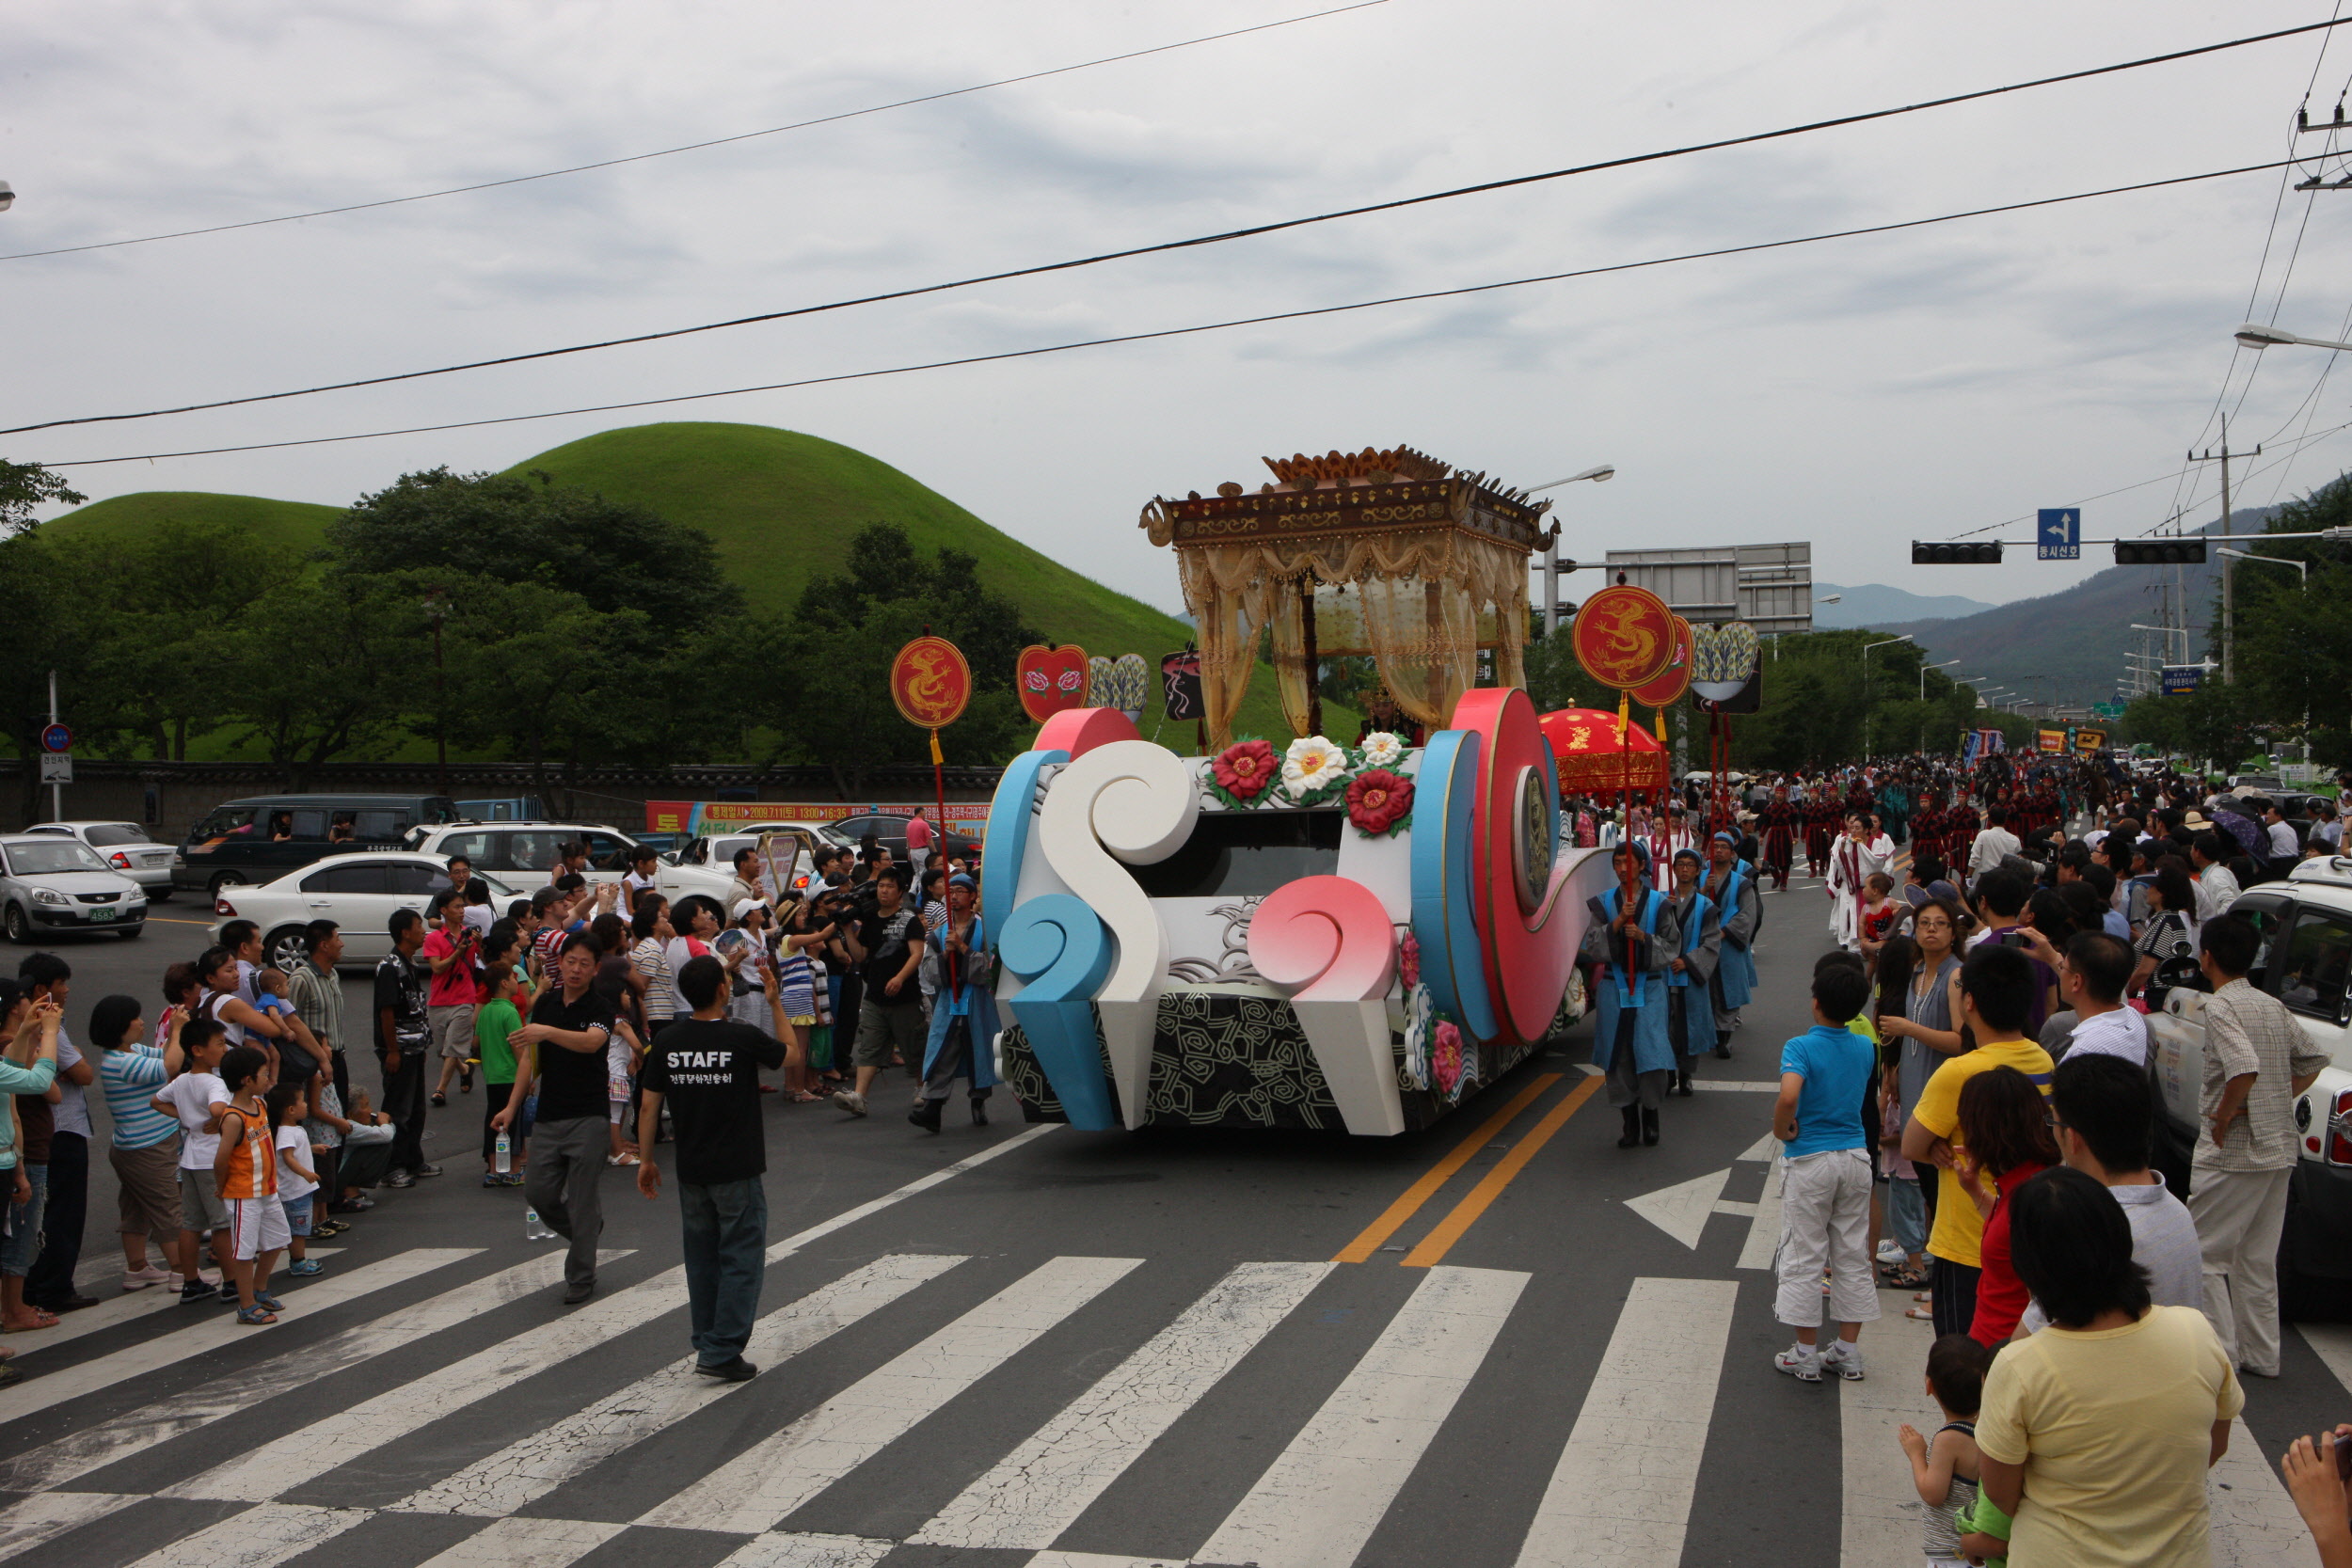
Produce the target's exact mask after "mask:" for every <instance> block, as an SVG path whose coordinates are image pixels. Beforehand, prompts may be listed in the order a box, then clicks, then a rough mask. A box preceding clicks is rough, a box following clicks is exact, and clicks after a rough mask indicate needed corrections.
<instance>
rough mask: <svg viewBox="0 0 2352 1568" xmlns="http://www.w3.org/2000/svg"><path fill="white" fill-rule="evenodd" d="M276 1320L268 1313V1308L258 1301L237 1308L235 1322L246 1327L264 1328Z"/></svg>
mask: <svg viewBox="0 0 2352 1568" xmlns="http://www.w3.org/2000/svg"><path fill="white" fill-rule="evenodd" d="M277 1321H278V1319H277V1318H276V1317H274V1316H273V1315H272V1314H271V1313H270V1311H269V1309H268V1308H266V1307H262V1305H261V1304H260V1303H258V1302H256V1303H255V1304H254V1305H253V1306H251V1307H238V1308H237V1322H239V1323H243V1324H245V1326H246V1327H247V1328H265V1327H267V1326H268V1325H269V1324H271V1323H276V1322H277Z"/></svg>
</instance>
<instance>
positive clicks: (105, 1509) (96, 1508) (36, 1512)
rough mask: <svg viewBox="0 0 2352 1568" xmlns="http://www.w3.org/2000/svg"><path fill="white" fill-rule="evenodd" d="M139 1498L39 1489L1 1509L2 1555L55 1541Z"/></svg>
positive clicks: (126, 1495)
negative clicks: (31, 1494)
mask: <svg viewBox="0 0 2352 1568" xmlns="http://www.w3.org/2000/svg"><path fill="white" fill-rule="evenodd" d="M139 1500H140V1499H139V1498H138V1497H136V1496H135V1495H132V1494H128V1493H116V1492H36V1493H35V1494H33V1496H31V1497H27V1498H25V1499H24V1501H23V1502H21V1503H18V1504H17V1505H16V1506H15V1507H13V1508H10V1509H8V1511H6V1512H5V1513H0V1558H8V1557H14V1556H16V1555H17V1554H18V1553H19V1552H25V1551H30V1550H31V1549H32V1548H33V1547H35V1546H38V1545H40V1544H42V1543H43V1542H45V1541H54V1540H55V1539H56V1538H57V1537H58V1536H60V1535H63V1534H64V1533H65V1532H66V1531H68V1530H70V1529H79V1528H81V1527H82V1526H84V1525H87V1524H88V1523H89V1522H90V1521H91V1520H92V1519H103V1518H104V1517H105V1516H106V1515H107V1514H109V1513H113V1512H114V1511H115V1510H116V1509H118V1508H128V1507H130V1506H131V1505H132V1504H133V1503H135V1502H137V1501H139Z"/></svg>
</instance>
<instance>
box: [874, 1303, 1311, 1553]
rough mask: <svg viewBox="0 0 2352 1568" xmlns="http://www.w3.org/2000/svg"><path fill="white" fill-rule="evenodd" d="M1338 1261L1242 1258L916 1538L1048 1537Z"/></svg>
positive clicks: (979, 1543)
mask: <svg viewBox="0 0 2352 1568" xmlns="http://www.w3.org/2000/svg"><path fill="white" fill-rule="evenodd" d="M1334 1266H1335V1265H1333V1264H1330V1263H1243V1264H1241V1265H1240V1266H1239V1267H1237V1268H1235V1269H1234V1270H1233V1271H1232V1273H1230V1274H1228V1275H1226V1276H1225V1277H1224V1278H1222V1279H1220V1280H1218V1281H1217V1282H1216V1284H1215V1285H1214V1286H1211V1287H1210V1289H1209V1291H1208V1293H1207V1294H1205V1295H1203V1296H1202V1297H1200V1300H1198V1301H1196V1302H1194V1303H1193V1304H1192V1305H1191V1306H1190V1307H1186V1308H1184V1311H1183V1312H1182V1313H1180V1314H1178V1315H1177V1317H1176V1319H1175V1320H1174V1321H1173V1322H1172V1323H1169V1324H1168V1326H1167V1327H1166V1328H1163V1329H1161V1330H1160V1331H1159V1333H1157V1334H1155V1335H1153V1336H1152V1338H1151V1339H1150V1341H1149V1342H1147V1343H1146V1344H1145V1345H1143V1347H1142V1348H1141V1349H1139V1350H1137V1351H1136V1353H1135V1354H1132V1355H1130V1356H1128V1357H1127V1359H1126V1360H1124V1361H1122V1362H1120V1364H1119V1366H1117V1367H1116V1368H1114V1369H1113V1370H1111V1371H1110V1372H1108V1373H1106V1374H1105V1375H1104V1377H1103V1379H1102V1381H1100V1382H1098V1383H1097V1384H1095V1385H1094V1386H1093V1387H1091V1388H1089V1389H1088V1390H1087V1391H1086V1392H1085V1393H1083V1394H1081V1395H1079V1396H1078V1398H1077V1399H1076V1400H1074V1401H1073V1402H1071V1403H1070V1404H1069V1405H1068V1406H1066V1407H1065V1408H1063V1409H1062V1410H1061V1411H1060V1412H1059V1413H1058V1414H1057V1415H1056V1416H1055V1417H1054V1418H1052V1419H1051V1420H1049V1421H1047V1422H1046V1423H1045V1424H1044V1425H1043V1426H1041V1427H1040V1428H1039V1429H1038V1430H1037V1432H1036V1433H1035V1434H1034V1435H1032V1436H1031V1437H1030V1438H1029V1439H1028V1440H1027V1441H1026V1442H1024V1443H1023V1444H1022V1445H1021V1446H1020V1447H1018V1448H1016V1449H1013V1450H1012V1451H1011V1452H1010V1453H1009V1454H1007V1455H1006V1456H1005V1457H1004V1458H1003V1459H1001V1460H999V1461H998V1462H997V1463H996V1465H995V1466H994V1467H993V1469H991V1470H990V1471H989V1472H988V1473H987V1474H986V1475H984V1476H982V1477H980V1478H979V1479H978V1480H977V1481H974V1482H973V1483H972V1484H971V1485H970V1486H969V1487H966V1488H965V1489H964V1491H963V1493H962V1495H961V1496H960V1497H957V1498H956V1499H955V1501H953V1502H951V1503H949V1504H948V1505H947V1506H946V1508H944V1509H942V1510H941V1511H940V1512H939V1514H938V1516H937V1517H935V1518H933V1519H932V1520H931V1521H930V1523H929V1524H927V1525H925V1526H924V1527H923V1528H921V1529H919V1530H917V1531H915V1533H914V1534H913V1535H911V1536H909V1537H908V1538H907V1539H908V1541H909V1543H910V1544H917V1545H938V1546H966V1547H991V1546H993V1547H1008V1548H1010V1547H1023V1546H1026V1547H1031V1548H1041V1547H1045V1546H1050V1545H1052V1544H1054V1541H1055V1540H1056V1538H1057V1537H1058V1536H1059V1535H1060V1534H1061V1532H1062V1531H1063V1530H1065V1529H1067V1528H1070V1526H1071V1525H1072V1524H1073V1522H1075V1521H1076V1519H1077V1517H1078V1515H1079V1514H1081V1513H1085V1512H1086V1511H1087V1508H1088V1507H1089V1505H1090V1504H1091V1503H1092V1502H1093V1501H1094V1499H1095V1498H1097V1497H1101V1496H1102V1495H1103V1492H1104V1489H1105V1488H1106V1487H1108V1486H1109V1485H1110V1484H1111V1482H1112V1481H1116V1480H1118V1479H1119V1477H1120V1475H1121V1474H1123V1473H1124V1472H1125V1471H1126V1469H1127V1466H1128V1465H1132V1464H1134V1463H1135V1462H1136V1460H1137V1459H1138V1458H1140V1457H1141V1456H1142V1454H1143V1451H1144V1450H1145V1449H1148V1448H1150V1447H1151V1446H1152V1444H1153V1443H1154V1442H1156V1441H1157V1440H1158V1439H1159V1437H1160V1436H1161V1434H1162V1433H1166V1432H1167V1431H1168V1428H1169V1427H1170V1426H1172V1425H1174V1424H1175V1422H1176V1418H1178V1417H1180V1416H1182V1415H1183V1414H1184V1412H1185V1411H1186V1410H1189V1409H1190V1408H1192V1406H1193V1405H1194V1404H1195V1403H1196V1402H1199V1401H1200V1397H1201V1396H1202V1395H1204V1394H1206V1393H1207V1392H1208V1391H1209V1390H1210V1389H1211V1388H1213V1387H1215V1386H1216V1385H1217V1383H1218V1382H1219V1381H1220V1380H1222V1379H1223V1378H1224V1376H1225V1374H1226V1373H1228V1372H1230V1371H1232V1370H1233V1368H1234V1367H1235V1366H1237V1365H1238V1364H1239V1363H1240V1361H1241V1359H1242V1357H1243V1356H1245V1355H1247V1354H1249V1352H1250V1351H1251V1350H1253V1349H1254V1348H1256V1346H1257V1344H1258V1342H1259V1341H1260V1340H1262V1339H1263V1338H1265V1337H1266V1335H1267V1334H1268V1333H1270V1332H1271V1331H1272V1330H1273V1328H1274V1326H1275V1325H1276V1324H1277V1323H1280V1322H1281V1321H1282V1320H1283V1319H1284V1318H1286V1317H1288V1316H1289V1315H1290V1314H1291V1313H1292V1312H1293V1311H1294V1310H1295V1309H1296V1308H1297V1307H1298V1304H1299V1303H1300V1302H1302V1301H1304V1300H1306V1299H1307V1294H1308V1292H1309V1291H1312V1290H1313V1289H1314V1288H1315V1287H1316V1286H1317V1285H1319V1284H1321V1283H1322V1282H1323V1280H1324V1278H1325V1277H1326V1276H1327V1275H1329V1274H1330V1272H1331V1270H1332V1269H1333V1267H1334Z"/></svg>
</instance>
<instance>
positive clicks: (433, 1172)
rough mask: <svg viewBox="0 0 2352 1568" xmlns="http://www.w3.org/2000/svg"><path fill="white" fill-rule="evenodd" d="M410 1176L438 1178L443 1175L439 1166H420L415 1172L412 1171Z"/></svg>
mask: <svg viewBox="0 0 2352 1568" xmlns="http://www.w3.org/2000/svg"><path fill="white" fill-rule="evenodd" d="M408 1174H409V1175H411V1176H438V1175H440V1174H441V1167H440V1166H438V1165H419V1166H418V1167H417V1168H416V1169H415V1170H412V1171H410V1172H409V1173H408Z"/></svg>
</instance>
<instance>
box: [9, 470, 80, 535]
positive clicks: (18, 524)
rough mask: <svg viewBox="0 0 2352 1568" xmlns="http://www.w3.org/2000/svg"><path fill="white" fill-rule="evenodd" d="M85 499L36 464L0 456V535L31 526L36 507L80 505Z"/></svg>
mask: <svg viewBox="0 0 2352 1568" xmlns="http://www.w3.org/2000/svg"><path fill="white" fill-rule="evenodd" d="M87 499H89V498H88V497H87V496H84V495H82V494H81V493H80V492H78V491H76V490H74V489H73V488H72V486H70V485H68V484H67V483H66V482H65V481H64V480H63V479H61V478H59V477H58V476H57V475H56V474H54V473H51V472H50V471H49V470H48V469H47V468H44V467H41V466H40V464H38V463H11V462H9V461H8V459H6V458H0V538H6V537H9V536H12V535H15V534H19V533H23V532H24V531H27V530H29V529H31V528H32V527H33V526H34V519H33V513H34V511H35V510H36V509H37V508H40V507H43V506H49V505H53V504H56V503H58V502H62V503H64V504H65V505H67V506H79V505H81V504H82V502H84V501H85V500H87Z"/></svg>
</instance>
